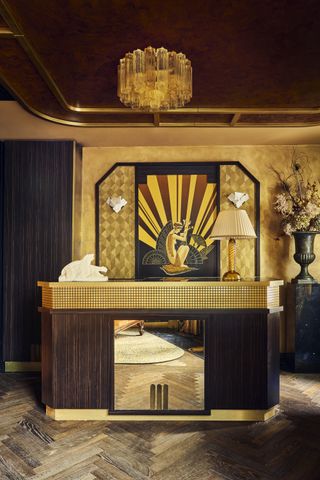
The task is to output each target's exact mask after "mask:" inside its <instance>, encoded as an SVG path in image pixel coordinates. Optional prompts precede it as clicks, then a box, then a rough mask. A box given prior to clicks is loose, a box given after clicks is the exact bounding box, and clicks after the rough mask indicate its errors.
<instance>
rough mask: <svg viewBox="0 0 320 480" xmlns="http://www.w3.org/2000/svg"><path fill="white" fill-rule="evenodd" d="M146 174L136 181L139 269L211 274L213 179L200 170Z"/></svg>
mask: <svg viewBox="0 0 320 480" xmlns="http://www.w3.org/2000/svg"><path fill="white" fill-rule="evenodd" d="M146 178H147V180H146V183H143V184H142V183H141V184H139V185H138V239H139V252H140V262H141V264H142V269H143V270H145V273H146V274H147V273H150V272H151V271H152V273H153V274H157V272H158V273H159V275H161V272H162V275H168V276H176V275H185V274H189V275H190V274H191V275H197V276H213V273H214V272H213V258H212V257H213V256H214V250H215V249H214V247H215V244H214V240H213V239H212V238H210V233H211V230H212V226H213V223H214V221H215V218H216V216H217V185H216V183H210V182H208V176H207V175H204V174H201V175H200V174H198V175H197V174H190V175H185V174H183V175H171V174H170V175H147V177H146ZM151 266H153V268H152V269H150V267H151ZM143 267H147V268H146V269H145V268H143ZM148 267H149V269H148Z"/></svg>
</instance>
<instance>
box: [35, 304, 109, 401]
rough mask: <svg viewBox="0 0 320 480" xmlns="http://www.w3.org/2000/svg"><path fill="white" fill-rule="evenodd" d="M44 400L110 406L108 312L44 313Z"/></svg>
mask: <svg viewBox="0 0 320 480" xmlns="http://www.w3.org/2000/svg"><path fill="white" fill-rule="evenodd" d="M42 324H43V330H42V352H43V356H44V357H45V362H44V363H43V364H42V380H43V381H42V402H43V403H45V404H47V405H49V406H50V407H54V408H109V407H110V402H111V395H112V370H113V321H112V320H111V317H109V315H108V314H106V313H94V312H90V313H85V312H82V313H78V312H70V313H69V312H66V313H52V314H51V315H49V314H48V313H47V312H43V313H42Z"/></svg>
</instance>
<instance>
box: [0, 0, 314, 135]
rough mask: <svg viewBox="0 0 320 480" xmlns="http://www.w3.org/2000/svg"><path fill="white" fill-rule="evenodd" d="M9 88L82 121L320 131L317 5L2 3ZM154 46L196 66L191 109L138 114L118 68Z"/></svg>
mask: <svg viewBox="0 0 320 480" xmlns="http://www.w3.org/2000/svg"><path fill="white" fill-rule="evenodd" d="M0 14H1V18H0V82H1V83H2V85H3V86H4V87H5V88H7V89H8V90H9V91H10V92H11V93H12V94H13V96H14V97H15V98H16V99H17V100H19V101H20V102H21V104H22V105H24V106H25V107H26V108H27V109H28V110H29V111H31V112H33V113H34V114H36V115H38V116H40V117H42V118H44V119H47V120H51V121H55V122H58V123H63V124H67V125H68V124H69V125H79V126H88V125H89V126H90V125H91V126H121V125H123V126H151V127H153V126H160V127H161V126H217V127H219V126H222V127H223V126H230V127H234V128H239V127H247V126H249V127H252V126H266V125H267V126H268V125H270V126H301V125H305V126H308V125H318V124H320V76H319V71H320V29H319V24H320V8H319V2H318V1H317V0H308V1H305V2H302V1H301V0H299V1H298V0H285V1H282V2H279V1H278V0H269V1H268V0H266V1H264V2H257V1H255V0H251V1H250V0H241V1H238V2H232V1H225V0H216V1H209V0H202V1H201V2H200V3H199V2H194V1H191V0H190V1H188V0H187V1H186V0H175V1H174V2H173V1H172V0H152V1H150V0H131V1H126V0H122V1H116V0H113V1H112V0H110V1H107V2H106V1H97V2H93V1H87V2H65V1H63V0H47V1H43V0H29V1H28V2H22V1H21V0H10V1H9V0H0ZM149 45H152V46H154V47H155V48H160V47H163V46H164V47H165V48H167V49H168V50H174V51H176V52H183V53H185V54H186V56H187V57H188V59H190V61H191V63H192V69H193V96H192V100H191V102H190V103H188V104H187V106H186V107H183V108H180V109H177V110H169V111H165V112H159V113H158V112H151V113H150V112H137V111H134V110H131V109H130V108H127V107H124V106H123V105H122V104H121V102H120V100H119V98H118V96H117V65H118V62H119V59H120V58H122V57H123V56H124V55H125V53H126V52H131V51H133V50H135V49H137V48H145V47H147V46H149Z"/></svg>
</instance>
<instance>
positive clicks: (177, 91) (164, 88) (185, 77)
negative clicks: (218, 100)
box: [118, 47, 192, 112]
mask: <svg viewBox="0 0 320 480" xmlns="http://www.w3.org/2000/svg"><path fill="white" fill-rule="evenodd" d="M118 97H119V98H120V101H121V102H122V103H123V104H124V105H126V106H127V107H131V108H132V109H135V110H142V111H146V112H157V111H160V110H169V109H175V108H180V107H183V106H184V105H185V104H186V103H187V102H189V101H190V100H191V97H192V67H191V62H190V60H188V59H187V58H186V56H185V55H184V54H183V53H176V52H168V50H167V49H166V48H163V47H161V48H153V47H147V48H145V49H144V50H140V49H137V50H134V51H133V53H131V52H129V53H126V55H125V57H124V58H121V60H120V64H119V65H118Z"/></svg>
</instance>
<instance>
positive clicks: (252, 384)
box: [205, 311, 279, 409]
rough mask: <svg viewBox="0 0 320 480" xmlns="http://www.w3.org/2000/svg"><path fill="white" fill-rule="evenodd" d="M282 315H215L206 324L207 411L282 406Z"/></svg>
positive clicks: (226, 313) (224, 313)
mask: <svg viewBox="0 0 320 480" xmlns="http://www.w3.org/2000/svg"><path fill="white" fill-rule="evenodd" d="M278 316H279V314H278V313H273V314H268V313H267V311H266V313H257V312H252V313H250V312H244V313H238V314H237V315H234V314H231V313H230V312H229V313H228V312H223V313H215V314H213V315H212V316H211V318H210V319H209V321H207V323H206V335H205V342H206V343H205V345H206V369H205V376H206V408H207V409H214V408H220V409H267V408H270V407H272V406H274V405H276V404H277V403H278V402H279V366H278V365H279V317H278Z"/></svg>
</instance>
